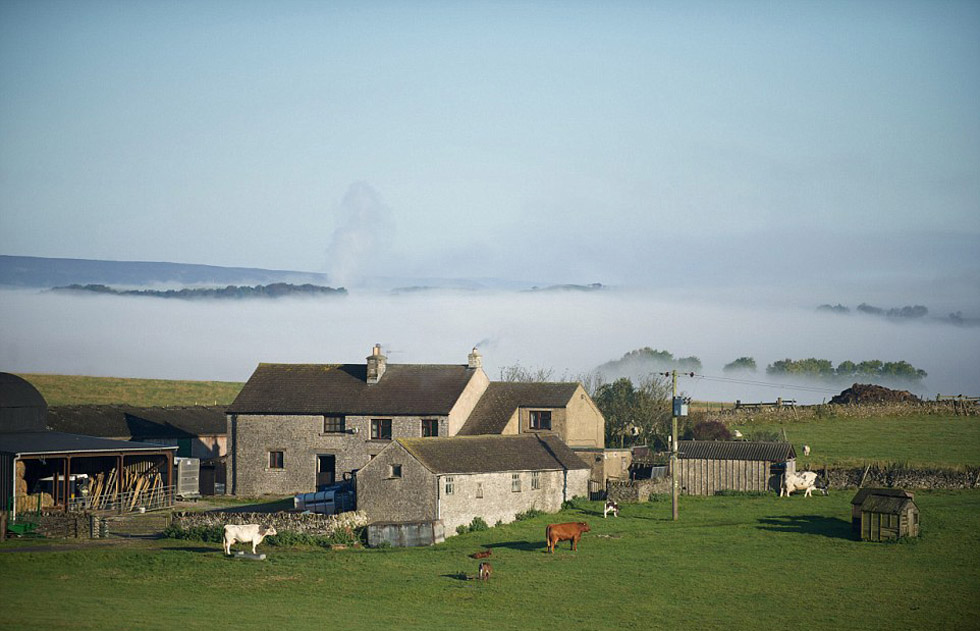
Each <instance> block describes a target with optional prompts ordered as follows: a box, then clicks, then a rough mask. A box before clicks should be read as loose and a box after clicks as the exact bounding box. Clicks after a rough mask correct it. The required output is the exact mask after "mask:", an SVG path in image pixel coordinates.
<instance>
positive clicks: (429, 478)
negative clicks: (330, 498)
mask: <svg viewBox="0 0 980 631" xmlns="http://www.w3.org/2000/svg"><path fill="white" fill-rule="evenodd" d="M588 483H589V466H588V465H587V464H586V463H584V462H583V461H582V459H581V458H579V457H578V456H577V455H576V453H575V452H574V451H572V450H571V449H569V448H568V446H567V445H565V443H563V442H562V441H561V440H560V439H559V438H558V437H557V436H555V435H554V434H520V435H511V436H457V437H452V438H432V439H429V438H399V439H396V440H394V441H392V442H391V443H390V444H389V445H388V446H387V447H385V448H384V449H383V450H382V451H381V453H380V454H378V456H377V457H376V458H374V459H373V460H371V461H370V462H369V463H367V464H366V465H365V466H364V467H363V468H362V469H361V470H360V471H358V473H357V497H358V500H357V508H358V510H360V511H364V513H365V514H366V515H367V517H368V519H369V520H371V521H374V522H376V521H379V520H383V521H387V522H433V521H436V520H440V521H442V523H443V525H444V528H445V532H446V534H447V535H452V534H454V533H455V532H456V527H457V526H461V525H462V526H465V525H468V524H469V523H470V522H471V521H473V518H474V517H480V518H482V519H483V520H484V521H485V522H487V523H488V524H489V525H493V524H495V523H496V522H498V521H500V522H503V523H507V522H511V521H514V517H515V516H516V515H517V514H519V513H523V512H526V511H528V510H531V509H536V510H540V511H544V512H556V511H558V510H559V509H560V508H561V504H562V502H564V501H566V500H568V499H571V498H572V497H575V496H581V495H585V494H586V493H587V492H588Z"/></svg>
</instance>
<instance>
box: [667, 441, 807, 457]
mask: <svg viewBox="0 0 980 631" xmlns="http://www.w3.org/2000/svg"><path fill="white" fill-rule="evenodd" d="M677 452H678V453H677V457H678V458H680V459H681V460H761V461H765V462H786V461H787V460H792V459H794V458H796V450H795V449H794V448H793V445H792V444H791V443H770V442H755V441H749V440H679V441H677Z"/></svg>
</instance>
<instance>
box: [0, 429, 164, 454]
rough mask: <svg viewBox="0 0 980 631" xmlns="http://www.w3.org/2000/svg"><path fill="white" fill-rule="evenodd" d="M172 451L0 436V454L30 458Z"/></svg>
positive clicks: (39, 435) (88, 439) (60, 437)
mask: <svg viewBox="0 0 980 631" xmlns="http://www.w3.org/2000/svg"><path fill="white" fill-rule="evenodd" d="M176 449H177V448H176V447H167V446H165V445H153V444H150V443H137V442H131V441H126V440H110V439H108V438H95V437H92V436H82V435H79V434H67V433H64V432H17V433H10V434H0V452H5V453H10V454H18V455H34V454H40V455H43V454H62V453H93V452H119V451H161V450H176Z"/></svg>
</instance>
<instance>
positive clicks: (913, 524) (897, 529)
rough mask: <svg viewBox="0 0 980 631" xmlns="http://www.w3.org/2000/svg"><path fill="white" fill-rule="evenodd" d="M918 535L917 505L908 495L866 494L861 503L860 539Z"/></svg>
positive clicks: (884, 538) (883, 539) (869, 539)
mask: <svg viewBox="0 0 980 631" xmlns="http://www.w3.org/2000/svg"><path fill="white" fill-rule="evenodd" d="M918 536H919V507H918V506H916V505H915V500H913V499H912V498H910V497H896V496H892V495H874V494H872V495H868V496H867V497H866V498H865V499H864V502H862V504H861V539H863V540H865V541H886V540H889V539H898V538H899V537H918Z"/></svg>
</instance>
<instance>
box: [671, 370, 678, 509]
mask: <svg viewBox="0 0 980 631" xmlns="http://www.w3.org/2000/svg"><path fill="white" fill-rule="evenodd" d="M670 376H671V380H672V381H673V396H672V397H671V399H670V407H671V414H670V510H671V514H672V515H673V518H674V521H677V415H678V414H679V413H680V410H678V409H677V371H676V370H671V371H670Z"/></svg>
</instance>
